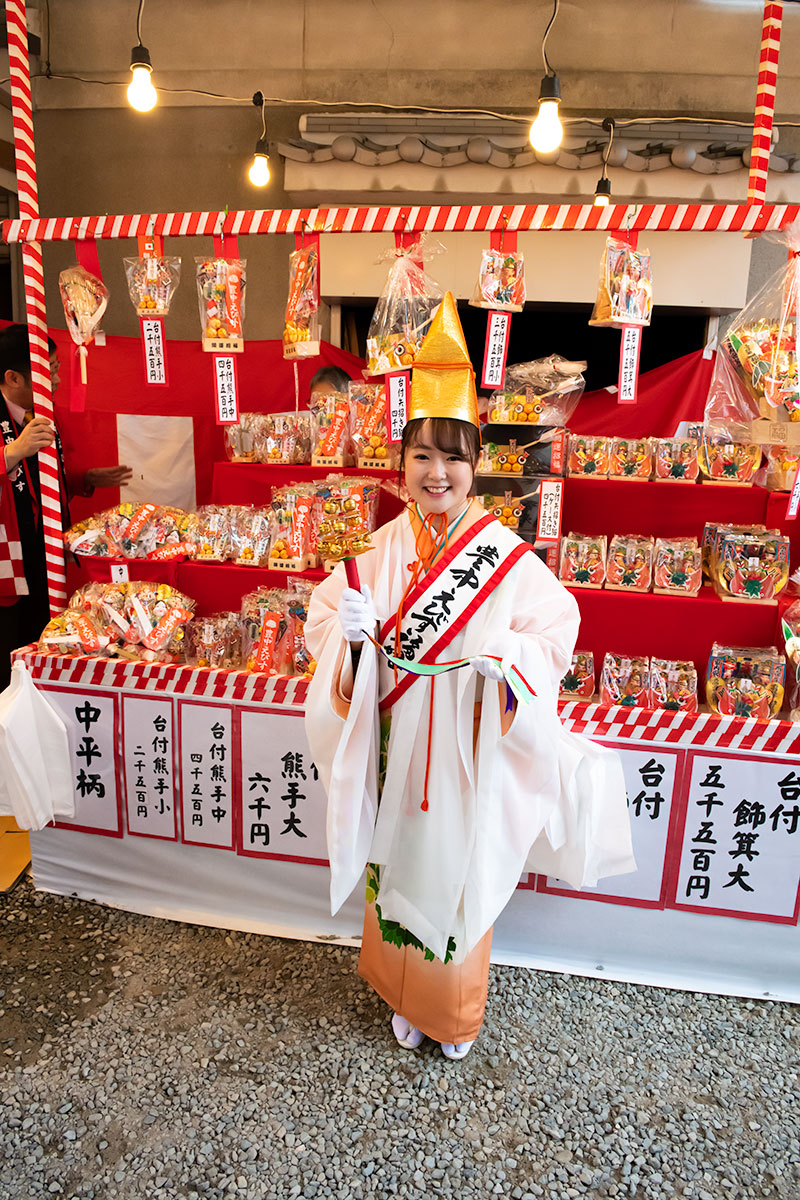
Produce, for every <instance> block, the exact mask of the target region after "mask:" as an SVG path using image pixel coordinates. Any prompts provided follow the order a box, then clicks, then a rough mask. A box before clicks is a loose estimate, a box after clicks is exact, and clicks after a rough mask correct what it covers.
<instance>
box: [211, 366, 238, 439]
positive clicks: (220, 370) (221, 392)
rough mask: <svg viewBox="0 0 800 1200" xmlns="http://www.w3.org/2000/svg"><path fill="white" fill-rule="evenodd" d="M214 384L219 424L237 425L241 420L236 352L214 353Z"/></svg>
mask: <svg viewBox="0 0 800 1200" xmlns="http://www.w3.org/2000/svg"><path fill="white" fill-rule="evenodd" d="M214 384H215V390H216V400H217V424H218V425H235V424H236V422H237V421H238V420H239V386H238V376H237V371H236V356H235V355H234V354H215V355H214Z"/></svg>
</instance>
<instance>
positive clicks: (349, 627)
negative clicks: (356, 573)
mask: <svg viewBox="0 0 800 1200" xmlns="http://www.w3.org/2000/svg"><path fill="white" fill-rule="evenodd" d="M337 611H338V613H339V624H340V625H341V627H342V633H343V634H344V636H345V637H346V638H347V640H348V642H351V643H353V644H354V645H356V646H358V645H360V644H361V642H363V641H364V636H365V631H366V632H371V631H372V630H373V629H374V628H375V622H376V621H377V619H378V618H377V614H376V612H375V605H374V604H373V603H372V592H371V591H370V590H369V588H368V587H367V586H366V585H364V586H363V587H362V589H361V591H360V592H357V591H356V589H355V588H345V589H344V591H343V592H342V594H341V596H340V597H339V605H338V610H337Z"/></svg>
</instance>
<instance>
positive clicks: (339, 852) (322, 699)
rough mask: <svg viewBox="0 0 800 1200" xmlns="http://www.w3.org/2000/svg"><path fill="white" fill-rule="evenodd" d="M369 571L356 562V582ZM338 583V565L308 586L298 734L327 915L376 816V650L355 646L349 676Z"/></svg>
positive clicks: (358, 862)
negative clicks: (322, 807) (315, 798)
mask: <svg viewBox="0 0 800 1200" xmlns="http://www.w3.org/2000/svg"><path fill="white" fill-rule="evenodd" d="M370 557H371V556H370ZM371 565H372V564H369V566H371ZM369 566H367V564H366V563H365V564H364V567H362V565H361V563H359V567H360V569H361V573H362V578H363V580H364V582H365V583H370V586H372V585H373V583H374V578H373V576H374V572H372V571H371V570H370V569H369ZM346 586H347V581H346V578H345V573H344V567H343V566H342V565H341V564H340V565H339V566H337V568H336V569H335V571H334V572H333V573H332V574H331V575H330V576H329V577H328V579H326V580H325V581H324V582H323V583H321V584H319V585H318V587H316V588H315V589H314V592H313V594H312V597H311V602H310V604H309V610H308V619H307V621H306V627H305V637H306V644H307V646H308V648H309V650H310V652H311V654H312V655H313V656H314V658H315V659H316V661H317V666H316V670H315V672H314V677H313V679H312V681H311V686H310V688H309V692H308V699H307V703H306V736H307V738H308V744H309V747H310V749H311V753H312V755H313V758H314V762H315V763H316V765H317V768H318V770H319V773H320V777H321V779H322V782H323V784H324V785H325V790H326V792H327V794H328V810H327V825H326V828H327V839H328V857H329V860H330V866H331V911H332V912H333V913H335V912H337V911H338V910H339V908H341V906H342V904H343V903H344V901H345V900H346V899H347V897H348V896H349V895H350V893H351V892H352V891H353V888H354V887H355V886H356V885H357V883H358V881H359V879H360V878H361V875H362V873H363V871H364V867H365V866H366V862H367V856H368V854H369V848H370V844H371V842H372V834H373V830H374V827H375V817H376V814H377V811H378V778H377V766H378V746H379V726H378V663H377V651H376V649H375V647H374V646H372V645H371V643H370V642H368V641H366V640H365V641H364V642H363V643H362V649H361V656H360V661H359V664H358V669H357V671H356V673H355V678H354V677H353V668H352V661H351V655H350V649H349V646H348V643H347V642H346V640H345V638H344V635H343V634H342V630H341V626H340V625H339V617H338V614H337V604H338V602H339V597H340V595H341V593H342V590H343V588H344V587H346Z"/></svg>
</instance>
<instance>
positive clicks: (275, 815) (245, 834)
mask: <svg viewBox="0 0 800 1200" xmlns="http://www.w3.org/2000/svg"><path fill="white" fill-rule="evenodd" d="M240 734H241V736H240V751H239V753H240V776H239V803H240V805H241V819H240V821H239V845H238V852H239V853H240V854H247V855H257V856H259V857H264V858H287V859H292V860H294V861H297V862H309V863H315V864H318V865H320V866H325V865H327V861H328V849H327V842H326V836H325V820H326V812H327V799H326V796H325V791H324V789H323V786H322V783H321V781H320V778H319V773H318V771H317V768H316V766H315V765H314V763H313V761H312V759H311V752H310V750H309V748H308V742H307V741H306V734H305V725H304V722H303V714H302V713H297V714H291V715H290V714H287V713H277V712H275V711H274V710H273V711H270V710H269V709H259V710H254V709H242V710H241V724H240Z"/></svg>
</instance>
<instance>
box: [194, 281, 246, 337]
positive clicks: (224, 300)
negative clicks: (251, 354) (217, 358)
mask: <svg viewBox="0 0 800 1200" xmlns="http://www.w3.org/2000/svg"><path fill="white" fill-rule="evenodd" d="M194 261H195V265H196V267H197V272H196V279H197V299H198V304H199V310H200V325H201V327H202V330H203V349H204V350H217V351H220V350H221V351H226V350H227V351H235V350H242V349H243V348H244V342H243V334H244V296H245V285H246V281H247V271H246V267H247V259H246V258H230V259H228V258H196V259H195V260H194Z"/></svg>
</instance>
